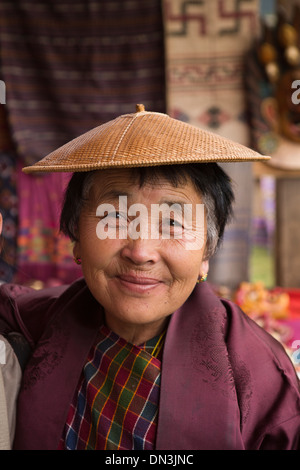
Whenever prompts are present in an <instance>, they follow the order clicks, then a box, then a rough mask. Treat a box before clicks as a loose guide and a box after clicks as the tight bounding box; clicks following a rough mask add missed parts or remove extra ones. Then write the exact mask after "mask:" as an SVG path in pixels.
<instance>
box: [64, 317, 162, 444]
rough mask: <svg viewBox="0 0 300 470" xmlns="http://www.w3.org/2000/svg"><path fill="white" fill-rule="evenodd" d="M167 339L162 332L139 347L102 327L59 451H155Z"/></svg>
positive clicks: (86, 366)
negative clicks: (163, 355) (162, 364)
mask: <svg viewBox="0 0 300 470" xmlns="http://www.w3.org/2000/svg"><path fill="white" fill-rule="evenodd" d="M163 339H164V335H161V336H160V337H156V338H154V339H152V340H150V341H148V342H147V343H145V344H144V345H142V346H140V347H137V346H135V345H132V344H130V343H128V342H127V341H125V340H124V339H123V338H120V337H119V336H118V335H116V334H115V333H113V332H112V331H110V330H109V329H108V328H107V327H106V326H103V327H102V328H101V329H100V334H99V338H98V339H97V344H96V346H95V347H93V348H92V350H91V352H90V354H89V357H88V359H87V363H86V365H85V367H84V370H83V374H82V378H81V381H80V383H79V387H78V390H77V391H76V394H75V397H74V400H73V403H72V404H71V407H70V410H69V414H68V418H67V422H66V425H65V429H64V433H63V437H62V439H61V442H60V446H59V448H60V449H67V450H84V449H86V450H152V449H154V446H155V436H156V424H157V413H158V401H159V391H160V369H161V361H160V359H159V357H161V354H162V347H163V342H164V341H163ZM155 356H157V357H155Z"/></svg>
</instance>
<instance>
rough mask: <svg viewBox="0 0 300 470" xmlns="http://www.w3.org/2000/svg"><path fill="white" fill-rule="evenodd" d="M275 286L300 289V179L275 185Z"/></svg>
mask: <svg viewBox="0 0 300 470" xmlns="http://www.w3.org/2000/svg"><path fill="white" fill-rule="evenodd" d="M276 186H277V187H276V241H275V260H276V263H275V266H276V268H275V269H276V284H277V285H279V286H281V287H290V288H293V287H294V288H295V287H297V288H299V287H300V178H282V179H281V178H279V179H277V185H276Z"/></svg>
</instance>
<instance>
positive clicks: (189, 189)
mask: <svg viewBox="0 0 300 470" xmlns="http://www.w3.org/2000/svg"><path fill="white" fill-rule="evenodd" d="M179 181H180V184H179V183H178V182H179ZM160 193H164V194H165V195H167V193H168V194H169V196H170V197H172V195H173V196H174V197H175V196H176V195H177V196H182V197H183V198H187V199H195V200H196V199H197V200H198V199H199V193H198V192H197V191H196V189H195V187H194V185H193V184H192V182H191V181H190V179H189V178H184V177H182V176H181V177H179V178H178V179H177V180H176V184H174V179H173V180H172V179H171V180H170V179H169V178H168V177H167V176H166V175H164V174H163V173H159V172H157V170H156V169H153V170H152V169H151V168H149V169H147V173H146V174H145V175H142V177H141V174H140V173H139V172H137V171H136V169H123V168H121V169H112V170H105V171H97V172H95V175H94V178H93V185H92V197H93V198H94V197H96V199H99V198H101V199H102V198H103V197H105V196H110V197H119V196H120V195H128V196H131V195H132V196H134V195H135V196H137V195H138V194H143V195H144V196H145V195H147V194H148V195H150V194H152V195H155V194H157V195H159V194H160Z"/></svg>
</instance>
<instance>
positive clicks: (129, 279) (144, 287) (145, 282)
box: [117, 274, 163, 293]
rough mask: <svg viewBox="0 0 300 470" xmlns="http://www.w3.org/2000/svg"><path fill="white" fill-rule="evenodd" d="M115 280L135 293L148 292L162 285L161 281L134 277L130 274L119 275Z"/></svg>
mask: <svg viewBox="0 0 300 470" xmlns="http://www.w3.org/2000/svg"><path fill="white" fill-rule="evenodd" d="M117 279H118V281H119V283H120V284H121V286H123V287H125V288H126V289H128V290H130V291H132V292H137V293H139V292H140V293H143V292H148V291H150V290H152V289H155V288H156V287H159V286H161V285H162V284H163V283H162V281H160V280H159V279H156V278H152V277H146V276H135V275H132V274H121V275H120V276H117Z"/></svg>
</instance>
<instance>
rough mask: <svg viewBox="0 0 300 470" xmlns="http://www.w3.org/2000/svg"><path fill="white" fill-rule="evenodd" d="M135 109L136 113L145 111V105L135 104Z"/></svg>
mask: <svg viewBox="0 0 300 470" xmlns="http://www.w3.org/2000/svg"><path fill="white" fill-rule="evenodd" d="M135 109H136V112H137V113H142V112H143V111H145V106H144V105H143V104H137V105H136V107H135Z"/></svg>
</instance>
